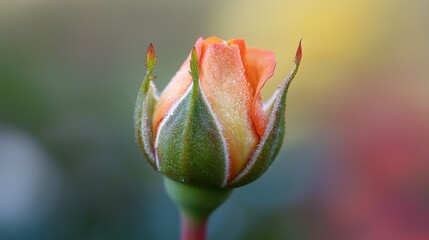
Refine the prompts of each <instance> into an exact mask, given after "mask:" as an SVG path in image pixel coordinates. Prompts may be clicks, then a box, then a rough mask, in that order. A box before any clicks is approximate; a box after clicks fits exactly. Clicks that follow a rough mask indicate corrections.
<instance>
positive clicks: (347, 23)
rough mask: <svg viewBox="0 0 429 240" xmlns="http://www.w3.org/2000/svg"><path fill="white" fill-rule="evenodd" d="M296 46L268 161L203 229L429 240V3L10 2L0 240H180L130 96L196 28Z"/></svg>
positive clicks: (1, 12) (4, 30)
mask: <svg viewBox="0 0 429 240" xmlns="http://www.w3.org/2000/svg"><path fill="white" fill-rule="evenodd" d="M211 35H216V36H219V37H221V38H224V39H230V38H235V37H242V38H245V39H246V40H247V43H248V45H249V46H255V47H259V48H265V49H270V50H273V51H274V52H275V53H276V58H277V69H276V73H275V75H274V77H273V78H272V79H271V80H270V81H268V83H267V84H266V87H265V89H264V91H263V94H264V96H265V99H266V98H267V97H268V96H269V95H271V94H272V93H273V91H274V89H275V88H276V87H277V86H278V85H279V84H280V83H281V82H282V80H283V79H284V77H285V76H286V75H287V74H288V73H289V71H290V69H291V68H292V66H293V62H292V60H293V58H294V53H295V50H296V47H297V44H298V41H299V39H300V38H301V37H303V38H304V40H303V61H302V64H301V68H300V72H299V73H298V76H297V78H296V79H295V80H294V83H293V84H292V86H291V88H290V91H289V95H288V112H287V134H286V138H285V141H284V146H283V148H282V151H281V152H280V154H279V156H278V159H277V160H276V162H275V163H274V164H273V166H272V168H271V169H270V170H269V171H268V172H267V173H266V174H265V175H264V176H263V177H261V178H260V179H259V180H258V181H256V182H254V183H253V184H250V185H248V186H245V187H242V188H240V189H237V190H236V191H235V192H234V193H233V195H232V197H231V198H230V199H229V200H228V201H227V202H226V204H224V205H223V206H222V207H221V208H220V209H219V210H218V211H216V212H215V214H214V215H213V216H212V219H211V221H210V225H209V231H208V235H209V239H225V240H228V239H298V240H301V239H302V240H304V239H309V240H313V239H318V240H319V239H327V240H328V239H329V240H332V239H333V240H384V239H389V240H420V239H421V240H423V239H429V205H428V202H429V45H428V43H429V1H426V0H409V1H400V0H389V1H388V0H372V1H370V0H362V1H342V0H318V1H316V0H307V1H299V0H287V1H269V0H266V1H256V0H247V1H245V0H241V1H226V0H220V1H192V0H184V1H174V0H171V1H156V0H151V1H143V0H140V1H137V0H135V1H96V0H95V1H83V0H78V1H53V0H21V1H14V0H2V1H0V239H5V240H14V239H17V240H18V239H19V240H21V239H43V240H51V239H65V240H67V239H83V240H95V239H104V240H108V239H112V240H113V239H129V240H134V239H136V240H137V239H149V240H150V239H177V236H178V233H179V220H178V214H177V212H176V209H175V207H174V206H173V203H172V202H171V201H170V200H169V199H168V198H167V196H166V194H165V192H164V190H163V187H162V177H161V176H160V175H158V174H157V173H155V172H154V171H153V170H152V169H151V168H150V167H149V165H148V164H147V163H146V161H145V160H144V159H143V157H142V154H141V153H140V152H139V149H138V147H137V144H136V142H135V139H134V132H133V108H134V101H135V98H136V94H137V91H138V87H139V86H140V83H141V80H142V78H143V77H144V75H145V71H146V69H145V66H144V61H145V52H146V48H147V46H148V44H149V43H151V42H152V43H153V44H154V46H155V50H156V53H157V55H158V62H157V66H156V68H155V72H156V74H157V75H158V78H157V80H156V84H157V86H158V89H162V88H163V87H164V86H165V85H166V83H167V82H168V81H169V79H170V78H171V77H172V76H173V75H174V73H175V72H176V71H177V69H178V68H179V66H180V65H181V64H182V62H183V60H184V59H185V57H186V56H187V54H188V53H189V51H190V49H191V48H192V47H193V44H194V43H195V41H196V39H197V38H198V37H200V36H202V37H209V36H211Z"/></svg>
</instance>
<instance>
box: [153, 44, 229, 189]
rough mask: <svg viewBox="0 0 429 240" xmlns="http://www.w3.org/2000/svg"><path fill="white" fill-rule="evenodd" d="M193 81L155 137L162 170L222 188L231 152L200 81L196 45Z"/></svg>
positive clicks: (191, 181)
mask: <svg viewBox="0 0 429 240" xmlns="http://www.w3.org/2000/svg"><path fill="white" fill-rule="evenodd" d="M190 67H191V71H190V74H191V76H192V83H191V85H190V86H189V88H188V90H187V91H186V93H185V94H184V96H182V97H181V98H180V99H179V100H178V101H177V102H176V103H175V105H174V106H173V107H172V108H171V109H170V111H169V112H168V113H167V115H166V116H165V118H164V119H163V120H162V121H161V123H160V126H159V128H158V132H157V135H156V136H157V137H156V140H155V151H156V156H157V166H158V171H159V172H161V173H162V174H164V175H165V176H167V177H168V178H170V179H172V180H175V181H177V182H181V183H185V184H189V185H195V186H201V187H213V188H222V187H224V186H225V184H226V179H227V173H228V155H227V154H228V151H227V147H226V142H225V139H224V137H223V135H222V131H221V126H220V125H219V123H218V121H217V120H216V118H215V116H214V114H213V113H212V111H211V109H210V106H209V104H208V102H207V100H206V98H205V97H204V95H203V92H202V90H201V86H200V84H199V81H198V73H199V67H198V59H197V53H196V50H195V48H194V50H193V51H192V57H191V62H190Z"/></svg>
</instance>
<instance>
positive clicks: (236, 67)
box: [201, 43, 259, 180]
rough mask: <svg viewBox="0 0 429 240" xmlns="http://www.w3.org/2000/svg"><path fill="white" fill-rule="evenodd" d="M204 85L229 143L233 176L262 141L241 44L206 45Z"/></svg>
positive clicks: (202, 82) (203, 72) (203, 66)
mask: <svg viewBox="0 0 429 240" xmlns="http://www.w3.org/2000/svg"><path fill="white" fill-rule="evenodd" d="M201 86H202V89H203V93H204V94H205V96H206V98H207V100H208V102H209V104H210V106H211V108H212V111H213V113H214V114H215V116H216V118H217V120H218V121H219V123H220V125H221V126H222V133H223V135H224V137H225V140H226V142H227V145H228V152H229V155H230V171H229V176H228V179H229V180H230V179H232V178H233V177H235V176H236V175H237V173H238V172H240V171H241V170H242V169H243V168H244V166H245V165H246V163H247V160H248V159H249V156H250V154H251V152H252V151H253V149H255V147H256V144H257V142H258V141H259V138H258V136H257V133H256V132H255V130H254V127H253V122H252V119H251V115H252V114H251V102H252V98H253V89H252V87H251V86H250V85H249V83H248V82H247V79H246V72H245V69H244V65H243V62H242V59H241V55H240V50H239V46H237V45H232V46H228V45H227V44H226V43H212V44H210V45H208V46H207V49H206V51H205V53H204V56H203V58H202V59H201Z"/></svg>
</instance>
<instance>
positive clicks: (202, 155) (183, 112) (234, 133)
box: [135, 37, 302, 188]
mask: <svg viewBox="0 0 429 240" xmlns="http://www.w3.org/2000/svg"><path fill="white" fill-rule="evenodd" d="M301 56H302V50H301V42H300V44H299V47H298V50H297V54H296V57H295V68H294V69H293V71H292V72H291V74H290V75H289V77H288V78H286V80H285V81H284V82H283V83H282V84H281V85H280V87H279V88H278V89H277V91H276V92H275V93H274V95H273V97H272V98H271V100H270V101H268V103H267V104H265V105H264V104H263V103H262V97H261V89H262V87H263V86H264V84H265V82H266V81H267V80H268V79H269V78H270V77H271V76H272V75H273V72H274V68H275V64H276V63H275V59H274V53H272V52H270V51H266V50H262V49H257V48H251V47H246V44H245V41H244V40H242V39H233V40H230V41H227V42H226V41H223V40H222V39H219V38H217V37H210V38H208V39H205V40H204V39H202V38H200V39H198V41H197V42H196V44H195V47H194V49H193V50H192V52H191V54H190V56H189V57H188V59H187V60H186V61H185V62H184V63H183V65H182V67H181V68H180V69H179V71H178V72H177V73H176V75H175V76H174V77H173V78H172V80H171V81H170V83H169V84H168V85H167V87H166V88H165V89H164V91H163V92H162V93H161V95H160V96H159V98H158V97H157V96H156V88H155V86H154V84H153V83H152V80H153V79H154V76H153V75H152V70H153V67H154V65H155V62H156V56H155V52H154V51H153V47H152V45H151V46H150V47H149V50H148V54H147V57H146V66H147V67H148V73H147V75H146V77H145V79H144V80H143V83H142V87H141V88H140V91H139V94H138V96H137V101H136V111H135V124H136V135H137V141H138V143H139V145H140V147H141V149H142V151H143V153H144V155H145V157H146V158H147V160H148V161H149V163H150V164H151V165H152V166H153V167H154V168H155V169H156V170H157V171H159V172H161V173H162V174H164V175H166V176H167V177H169V178H170V179H173V180H175V181H178V182H183V183H186V184H190V185H196V186H203V187H215V188H225V187H238V186H241V185H244V184H247V183H250V182H252V181H254V180H256V179H257V178H258V177H259V176H261V175H262V174H263V173H264V172H265V171H266V170H267V169H268V168H269V166H270V165H271V163H272V162H273V161H274V159H275V157H276V156H277V153H278V152H279V150H280V147H281V145H282V141H283V136H284V133H285V107H286V94H287V90H288V87H289V84H290V83H291V80H292V79H293V78H294V76H295V75H296V73H297V70H298V67H299V64H300V62H301Z"/></svg>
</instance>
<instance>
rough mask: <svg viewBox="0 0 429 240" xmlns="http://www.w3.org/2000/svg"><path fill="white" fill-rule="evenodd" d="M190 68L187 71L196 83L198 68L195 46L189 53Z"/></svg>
mask: <svg viewBox="0 0 429 240" xmlns="http://www.w3.org/2000/svg"><path fill="white" fill-rule="evenodd" d="M190 68H191V69H190V72H189V73H190V74H191V76H192V81H193V82H194V84H196V83H197V82H198V76H199V74H200V68H199V66H198V54H197V49H196V48H195V47H194V48H193V49H192V53H191V60H190Z"/></svg>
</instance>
